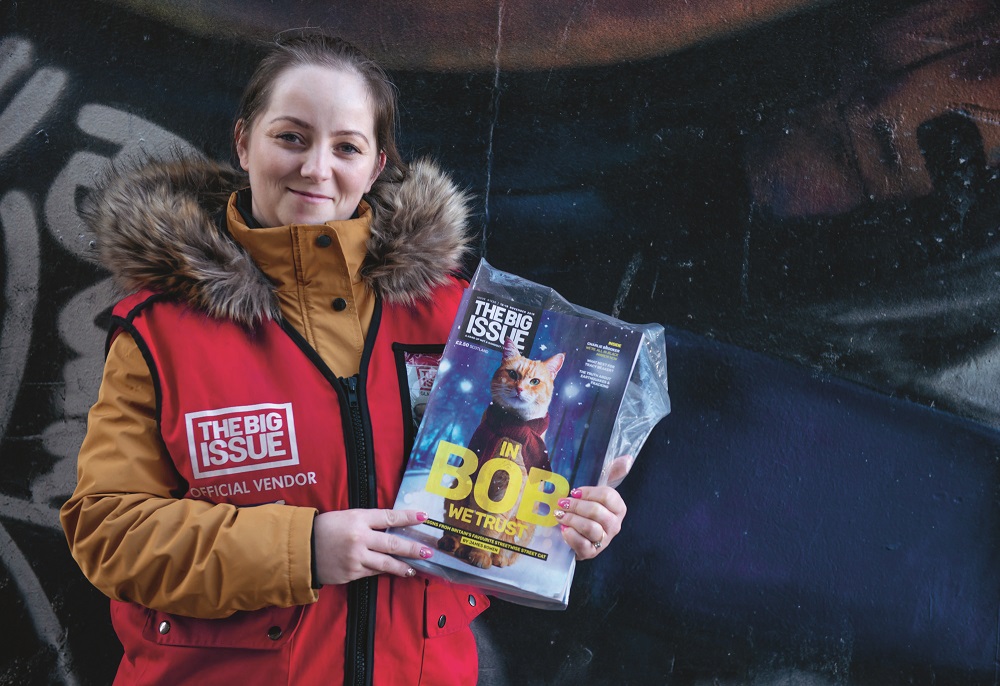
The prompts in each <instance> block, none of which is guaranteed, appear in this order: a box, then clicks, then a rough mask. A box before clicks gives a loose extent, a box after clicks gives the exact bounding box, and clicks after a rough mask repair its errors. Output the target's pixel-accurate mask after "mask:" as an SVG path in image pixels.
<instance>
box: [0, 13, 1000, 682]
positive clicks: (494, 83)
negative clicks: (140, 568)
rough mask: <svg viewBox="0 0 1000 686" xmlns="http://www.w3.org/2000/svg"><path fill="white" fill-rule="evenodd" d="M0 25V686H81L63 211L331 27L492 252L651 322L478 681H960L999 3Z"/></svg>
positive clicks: (991, 320) (80, 337) (74, 294)
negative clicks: (379, 84) (614, 468)
mask: <svg viewBox="0 0 1000 686" xmlns="http://www.w3.org/2000/svg"><path fill="white" fill-rule="evenodd" d="M379 7H380V11H379V12H378V13H377V14H372V12H371V10H370V9H369V8H370V4H369V3H360V2H354V3H325V2H310V1H303V2H299V3H295V4H292V5H291V7H289V6H288V5H287V4H282V5H275V4H272V3H269V2H264V1H263V0H261V1H259V2H258V1H257V0H249V1H244V2H239V3H237V2H233V1H232V0H214V1H209V2H193V1H189V0H183V1H179V2H175V3H170V4H166V3H150V2H146V1H145V0H120V1H118V2H111V1H99V0H81V1H80V2H76V3H65V4H64V5H60V7H59V11H58V12H56V11H53V6H52V4H51V3H44V2H39V1H38V0H34V1H28V2H16V1H11V0H8V1H7V2H2V3H0V240H2V242H0V245H2V253H0V255H2V259H0V270H2V271H0V284H2V289H3V301H2V309H0V317H2V319H0V464H2V467H3V469H2V470H0V617H4V618H5V619H6V621H5V623H4V628H3V630H2V632H3V636H4V638H5V640H4V641H3V642H0V683H18V684H22V683H23V684H49V683H65V684H87V683H95V684H97V683H107V682H108V681H109V679H110V677H111V675H112V674H113V672H114V668H115V665H116V664H117V661H118V659H119V656H120V648H119V647H118V645H117V643H116V640H115V638H114V635H113V633H112V632H111V629H110V624H109V621H108V619H107V609H106V601H105V600H104V599H103V598H102V597H101V596H100V595H99V594H98V593H97V591H95V590H93V589H92V588H91V587H90V586H89V585H88V584H87V582H86V581H85V580H84V579H83V577H82V575H80V573H79V572H78V570H77V569H76V567H75V564H74V563H73V562H72V561H71V559H70V558H69V555H68V553H67V551H66V549H65V542H64V541H63V539H62V535H61V532H60V530H59V528H58V523H57V518H56V512H57V509H58V506H59V505H60V504H61V502H62V501H63V500H64V499H65V498H66V496H67V495H68V494H69V493H70V491H71V490H72V487H73V484H74V481H75V456H76V451H77V449H78V447H79V444H80V441H81V440H82V436H83V433H84V431H85V428H86V413H87V410H88V408H89V406H90V404H91V403H92V402H93V400H94V398H95V397H96V392H97V384H98V381H99V378H100V368H101V363H102V360H101V357H102V345H103V337H104V320H105V317H106V315H107V310H108V308H109V307H110V305H111V304H112V303H113V302H114V299H115V294H114V293H112V292H111V290H110V288H109V286H108V283H107V281H106V275H105V274H104V273H103V272H102V271H101V270H100V269H98V268H96V267H94V266H92V265H91V264H90V263H89V262H88V260H87V254H88V251H89V249H90V241H89V238H88V236H86V235H85V234H84V233H83V231H82V227H81V225H80V222H79V218H78V214H77V212H78V208H79V203H80V201H81V199H82V198H83V197H85V195H86V193H87V191H88V189H89V188H91V187H92V186H93V184H94V182H95V179H96V178H98V177H99V175H100V173H101V170H102V169H103V168H104V167H105V166H106V165H107V164H109V163H111V162H114V161H123V160H131V159H136V158H140V157H143V156H145V155H149V154H163V153H165V152H170V151H177V150H182V151H186V152H190V153H193V154H204V155H207V156H210V157H214V158H219V159H225V158H227V157H228V155H229V143H228V140H229V132H230V127H231V117H232V113H233V111H234V109H235V101H236V98H237V97H238V95H239V91H240V88H241V86H242V84H243V82H244V81H245V80H246V78H247V76H248V75H249V71H250V69H251V67H252V65H253V63H254V62H255V58H256V56H257V55H258V54H259V52H258V48H257V47H256V43H255V41H258V40H260V39H261V38H262V37H264V38H266V37H268V36H270V35H273V34H274V33H275V32H276V31H278V30H280V29H283V28H287V27H289V26H302V25H306V24H311V25H321V26H327V27H333V28H335V29H336V30H338V31H340V32H342V33H343V35H345V36H346V37H348V38H350V39H352V40H354V41H355V42H357V43H358V44H359V45H361V46H362V47H364V48H365V49H367V50H368V51H370V52H371V53H372V54H373V55H374V56H376V57H377V58H379V59H381V60H382V61H383V62H384V63H385V64H387V65H388V66H389V67H390V69H391V70H392V71H393V75H394V77H395V79H396V81H397V84H398V86H399V89H400V96H401V101H402V104H403V113H402V115H403V116H402V143H403V145H402V147H403V150H404V152H405V154H407V155H408V156H411V157H413V156H418V155H432V156H434V157H436V158H438V159H439V160H441V162H442V163H443V164H444V165H445V166H446V167H447V168H449V169H451V170H453V171H454V173H455V174H456V176H457V178H458V179H459V180H460V181H461V182H462V183H463V184H465V185H466V186H468V187H469V188H470V189H472V190H473V191H474V192H475V193H476V194H477V197H478V198H479V204H478V210H479V212H478V216H477V218H476V221H477V222H478V224H479V225H480V226H481V229H482V234H481V235H482V240H481V246H480V247H481V250H482V251H483V252H484V253H485V255H486V257H487V258H488V259H489V260H490V261H491V263H493V264H495V265H496V266H498V267H500V268H504V269H508V270H511V271H516V272H518V273H521V274H523V275H525V276H528V277H530V278H534V279H536V280H539V281H543V282H545V283H548V284H549V285H552V286H553V287H555V288H557V289H558V290H559V291H560V292H561V293H562V294H563V295H565V296H566V297H567V298H569V299H570V300H573V301H575V302H579V303H581V304H585V305H588V306H590V307H592V308H595V309H600V310H604V311H607V312H613V313H615V314H617V315H619V316H621V317H623V318H626V319H630V320H637V321H638V320H644V321H659V322H662V323H663V324H665V325H666V326H668V329H669V331H670V333H671V335H670V350H671V365H672V367H671V371H672V398H673V406H674V412H673V414H672V415H671V416H670V417H669V418H668V419H667V420H666V421H665V422H664V423H663V424H662V425H661V427H659V429H658V430H657V432H656V433H655V435H654V436H653V438H652V439H651V440H650V442H649V444H648V445H647V448H646V450H645V451H644V452H643V454H642V456H641V458H640V461H639V463H638V465H637V467H636V470H635V472H634V473H633V475H632V476H631V477H630V478H629V479H628V480H627V481H626V482H625V485H624V486H623V490H624V492H625V495H626V496H627V498H628V502H629V504H630V514H629V518H628V520H627V529H626V532H625V533H624V534H623V537H622V538H621V539H620V540H619V541H618V542H616V545H615V548H614V550H613V552H612V553H611V554H608V555H604V556H602V558H601V560H600V561H599V562H597V563H595V564H592V565H583V566H581V570H580V572H579V575H578V579H577V583H576V585H575V587H574V599H573V604H572V606H571V608H570V609H569V610H568V611H567V612H565V613H553V614H548V613H542V614H539V612H538V611H533V610H525V609H522V608H518V607H515V606H507V605H501V604H500V603H497V604H496V607H495V608H494V609H493V610H491V612H490V614H489V615H488V617H487V618H486V619H485V621H483V622H481V623H480V625H479V627H478V630H479V632H480V639H481V640H480V643H481V648H482V652H483V669H482V675H483V679H482V681H483V683H484V684H531V683H537V684H558V683H570V682H575V683H609V684H626V683H633V684H647V683H649V684H689V683H697V684H711V683H726V684H743V683H753V684H782V683H810V684H811V683H815V684H889V683H916V684H924V683H928V684H930V683H935V684H951V683H953V684H963V685H965V684H979V683H982V684H989V683H996V682H997V653H998V651H997V648H996V646H997V645H998V640H1000V637H998V629H997V625H998V620H997V618H998V616H1000V602H998V597H997V596H998V593H1000V583H998V581H1000V580H998V578H997V577H998V573H997V571H996V569H997V557H998V547H997V540H998V539H997V523H998V512H997V473H996V470H997V462H998V455H1000V436H998V434H997V433H996V428H997V426H998V424H1000V398H998V395H997V388H998V383H997V382H998V381H1000V378H998V377H1000V352H998V337H997V331H996V324H995V322H996V321H997V315H998V309H1000V298H998V296H997V295H996V293H997V292H998V291H997V288H996V284H997V281H998V275H1000V267H998V266H997V265H998V262H997V259H996V258H997V241H996V232H997V226H998V221H1000V200H998V198H1000V196H998V194H997V187H998V184H1000V180H998V166H1000V127H998V123H1000V89H998V85H1000V84H998V79H1000V11H998V9H997V8H996V4H995V3H993V2H990V1H989V0H927V1H926V2H913V1H904V0H880V1H878V2H871V1H868V2H861V1H860V0H857V1H851V0H841V1H839V2H819V1H808V0H799V1H794V0H757V1H755V2H751V3H747V2H743V1H740V2H737V1H736V0H711V1H705V2H699V3H691V2H687V1H685V0H669V1H664V2H652V1H650V0H626V1H623V2H617V3H613V4H608V3H587V2H569V1H559V2H548V3H532V2H526V1H525V2H500V3H496V4H484V3H479V2H471V1H470V2H448V3H437V2H429V3H419V4H411V3H401V2H391V1H390V2H383V3H380V4H379Z"/></svg>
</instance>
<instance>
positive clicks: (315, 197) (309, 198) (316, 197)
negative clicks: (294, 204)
mask: <svg viewBox="0 0 1000 686" xmlns="http://www.w3.org/2000/svg"><path fill="white" fill-rule="evenodd" d="M288 190H289V191H291V192H292V194H294V195H297V196H298V197H300V198H302V199H303V200H305V201H306V202H314V203H321V202H327V201H330V200H333V198H331V197H330V196H328V195H320V194H319V193H309V192H308V191H297V190H295V189H294V188H289V189H288Z"/></svg>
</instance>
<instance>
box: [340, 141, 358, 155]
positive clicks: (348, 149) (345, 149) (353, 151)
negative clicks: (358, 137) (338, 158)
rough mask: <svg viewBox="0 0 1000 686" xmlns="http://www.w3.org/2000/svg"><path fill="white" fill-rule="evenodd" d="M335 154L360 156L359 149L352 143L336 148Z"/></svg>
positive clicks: (342, 144)
mask: <svg viewBox="0 0 1000 686" xmlns="http://www.w3.org/2000/svg"><path fill="white" fill-rule="evenodd" d="M337 152H340V153H344V154H347V155H360V154H361V149H360V148H358V146H356V145H354V144H353V143H341V144H340V145H338V146H337Z"/></svg>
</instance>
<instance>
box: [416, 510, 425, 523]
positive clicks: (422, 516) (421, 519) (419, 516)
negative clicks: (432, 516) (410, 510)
mask: <svg viewBox="0 0 1000 686" xmlns="http://www.w3.org/2000/svg"><path fill="white" fill-rule="evenodd" d="M417 521H418V522H424V521H427V513H426V512H418V513H417Z"/></svg>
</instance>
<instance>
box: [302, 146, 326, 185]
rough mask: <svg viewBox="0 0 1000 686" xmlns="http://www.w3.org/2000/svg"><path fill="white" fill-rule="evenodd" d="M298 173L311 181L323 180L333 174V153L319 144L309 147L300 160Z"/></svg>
mask: <svg viewBox="0 0 1000 686" xmlns="http://www.w3.org/2000/svg"><path fill="white" fill-rule="evenodd" d="M300 173H301V174H302V176H303V177H304V178H307V179H310V180H312V181H325V180H326V179H329V178H330V177H331V176H332V175H333V154H332V153H331V152H330V151H329V150H327V149H326V148H325V147H323V146H321V145H316V146H313V147H311V148H310V149H309V150H308V151H307V152H306V155H305V159H304V160H302V169H301V170H300Z"/></svg>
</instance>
